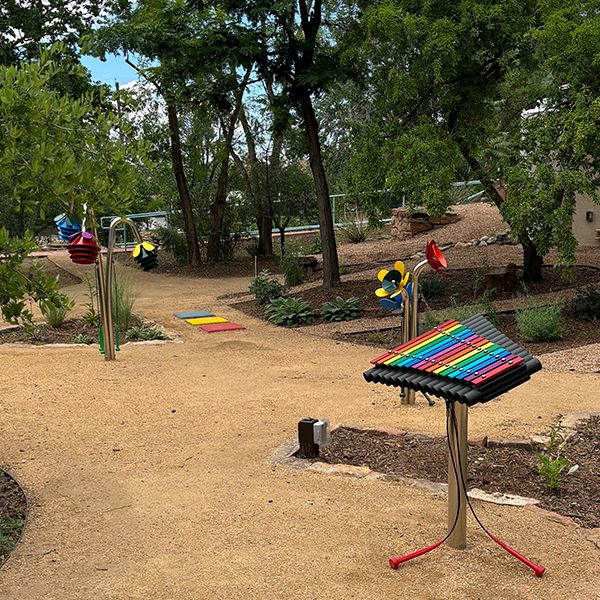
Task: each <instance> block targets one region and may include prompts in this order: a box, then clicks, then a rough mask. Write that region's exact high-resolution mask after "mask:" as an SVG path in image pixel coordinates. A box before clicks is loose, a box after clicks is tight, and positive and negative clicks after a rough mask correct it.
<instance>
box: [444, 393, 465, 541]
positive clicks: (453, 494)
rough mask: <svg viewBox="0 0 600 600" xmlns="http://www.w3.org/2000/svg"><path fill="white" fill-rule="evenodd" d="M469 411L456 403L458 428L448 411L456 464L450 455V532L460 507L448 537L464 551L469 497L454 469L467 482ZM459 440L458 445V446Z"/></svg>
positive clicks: (449, 433) (449, 429)
mask: <svg viewBox="0 0 600 600" xmlns="http://www.w3.org/2000/svg"><path fill="white" fill-rule="evenodd" d="M468 411H469V407H468V406H467V405H466V404H462V403H461V402H455V403H454V412H455V414H456V428H455V427H454V421H453V419H452V414H451V412H450V411H447V419H448V435H449V436H450V440H449V441H450V447H451V448H452V455H453V456H454V464H453V463H452V459H451V457H450V455H448V530H450V529H451V528H452V526H453V525H454V520H455V519H456V511H457V508H458V506H459V498H460V510H459V511H458V520H457V521H456V527H455V528H454V531H453V532H452V533H451V534H450V536H449V537H448V540H447V542H448V545H449V546H450V547H451V548H456V549H457V550H464V549H465V548H466V547H467V495H466V493H465V490H464V489H463V486H462V485H461V481H460V479H459V480H457V479H456V473H455V472H454V468H455V466H456V469H457V472H458V476H459V478H460V473H461V471H462V480H463V481H465V482H466V481H467V429H468ZM457 438H458V444H457Z"/></svg>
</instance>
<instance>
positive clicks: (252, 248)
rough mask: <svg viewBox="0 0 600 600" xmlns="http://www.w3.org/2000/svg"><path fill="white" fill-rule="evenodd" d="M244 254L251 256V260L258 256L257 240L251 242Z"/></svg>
mask: <svg viewBox="0 0 600 600" xmlns="http://www.w3.org/2000/svg"><path fill="white" fill-rule="evenodd" d="M245 250H246V253H247V254H248V256H252V258H254V257H255V256H258V241H257V240H252V241H251V242H250V243H249V244H248V245H247V246H246V248H245Z"/></svg>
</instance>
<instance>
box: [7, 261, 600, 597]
mask: <svg viewBox="0 0 600 600" xmlns="http://www.w3.org/2000/svg"><path fill="white" fill-rule="evenodd" d="M136 279H137V280H138V282H139V284H140V289H141V291H142V293H143V296H142V297H141V298H140V300H139V303H138V309H137V310H138V311H139V312H141V313H142V314H144V315H146V316H148V317H149V318H152V319H155V320H157V321H159V322H160V323H162V324H163V325H165V326H166V327H167V328H168V329H171V330H175V331H177V332H178V333H180V334H181V335H182V336H183V339H184V343H183V344H181V343H172V344H166V345H162V346H130V347H125V348H123V350H122V351H121V352H120V354H119V355H118V360H117V361H116V362H113V363H105V362H104V361H103V360H102V359H101V357H100V356H99V355H98V353H97V350H95V349H93V348H73V349H72V348H23V349H15V348H6V347H0V364H2V374H1V375H0V398H2V401H1V402H0V432H1V433H0V457H1V458H0V460H1V461H2V462H3V463H4V464H5V465H6V466H7V467H9V468H10V469H11V471H12V472H13V473H14V474H15V475H16V476H17V477H18V478H19V479H20V480H21V482H22V483H23V484H24V485H25V488H26V490H27V492H28V494H29V497H30V501H31V506H32V509H31V515H30V518H29V521H28V525H27V528H26V532H25V537H24V541H23V543H22V544H21V545H20V546H19V547H18V549H17V550H16V551H15V553H14V554H13V556H12V557H11V558H10V560H9V562H8V563H7V564H6V566H5V567H4V568H3V569H2V571H1V572H0V598H2V599H3V600H42V599H52V600H55V599H56V600H75V599H77V600H89V599H90V598H97V599H98V600H129V599H131V600H134V599H143V600H148V599H152V600H154V599H157V600H192V599H193V600H197V599H200V600H203V599H207V600H208V599H211V600H214V599H219V600H221V599H223V600H225V599H227V600H233V599H244V600H245V599H248V600H254V599H256V600H258V599H260V600H270V599H276V598H277V599H290V600H292V599H293V600H309V599H310V600H316V599H319V600H320V599H326V598H327V599H336V600H337V599H340V600H341V599H349V598H355V599H357V600H370V599H373V600H381V599H382V598H392V597H393V598H409V597H410V598H416V599H437V598H451V599H487V598H502V599H503V600H512V599H514V600H517V599H518V600H523V599H532V600H533V599H538V598H544V599H549V600H551V599H554V598H556V599H558V598H560V599H562V598H574V599H575V598H577V599H582V600H585V599H594V598H599V597H600V595H599V593H598V591H597V590H598V589H600V562H599V559H600V553H599V552H598V551H597V549H596V548H595V547H594V546H593V545H592V544H591V543H589V542H586V541H584V540H583V538H582V537H581V536H580V535H579V534H578V533H577V531H576V530H574V529H572V528H569V527H566V526H564V525H561V524H559V523H554V522H551V521H548V520H546V519H544V518H542V517H540V516H539V515H537V514H535V513H532V512H527V511H523V510H519V509H511V508H503V507H495V506H490V505H481V507H480V509H479V510H480V513H481V515H482V517H483V518H484V519H485V521H486V522H487V523H488V524H489V526H490V528H491V529H492V531H494V532H496V533H497V534H498V535H500V536H501V537H503V538H504V539H506V540H507V541H508V542H509V543H512V544H514V545H515V546H516V547H517V548H519V549H520V550H521V551H522V552H524V553H525V554H527V555H528V556H531V558H533V559H536V560H538V561H539V562H541V563H543V564H544V565H546V567H547V569H548V571H547V574H546V575H545V576H544V578H542V579H536V578H535V577H533V576H532V575H531V574H530V572H529V571H528V570H526V569H525V568H523V567H522V566H521V565H520V564H519V563H517V562H516V561H513V560H511V559H510V558H509V557H507V556H506V555H505V554H504V553H503V552H502V551H501V550H500V549H498V548H496V547H494V546H493V545H492V543H491V542H489V541H487V540H486V539H485V538H484V536H483V535H481V534H480V533H478V532H477V531H476V528H475V526H473V525H471V527H470V544H469V547H468V549H467V550H466V551H464V552H457V551H453V550H450V549H441V550H437V551H436V554H432V555H431V556H429V557H427V558H423V559H421V560H419V561H415V562H414V563H413V564H410V565H407V566H405V567H404V568H402V569H401V570H399V571H398V572H394V571H391V570H390V569H389V568H388V567H387V557H388V556H389V555H390V553H398V552H408V551H410V550H413V549H415V548H418V547H421V546H423V545H425V544H427V543H430V542H432V541H434V540H436V539H438V538H439V536H440V534H441V533H442V532H443V530H444V527H445V521H446V513H445V510H446V509H445V504H446V502H445V499H444V498H438V497H435V496H432V495H430V494H428V493H426V492H424V491H421V490H417V489H413V488H409V487H405V486H400V485H392V484H386V483H382V482H378V481H368V480H359V479H353V478H344V477H340V476H328V475H323V474H318V473H311V472H305V471H292V470H286V469H284V468H283V467H275V466H273V465H271V464H270V462H269V457H270V455H271V453H272V452H273V450H274V449H275V448H276V447H277V446H279V445H280V444H281V443H282V442H284V441H285V440H287V439H289V438H291V437H293V436H294V432H295V427H296V422H297V421H298V419H299V418H301V417H303V416H307V415H312V416H318V417H328V418H329V419H331V421H332V422H338V421H342V422H344V423H353V424H364V425H377V426H393V427H399V428H403V429H409V430H415V431H422V432H427V433H441V432H442V430H443V422H444V419H443V408H442V406H440V405H439V403H438V405H437V406H436V407H435V408H433V409H430V408H428V407H427V406H426V404H425V403H424V402H420V403H419V404H418V405H417V406H415V407H411V408H404V407H402V408H400V406H399V404H398V401H397V397H396V394H395V393H394V392H393V391H391V390H389V389H387V388H384V387H383V386H380V387H378V386H374V385H368V384H366V383H365V382H364V381H363V379H362V376H361V374H362V371H363V370H364V369H365V367H367V366H368V361H369V359H370V358H372V355H373V349H372V348H367V347H363V346H353V345H349V344H344V343H339V342H335V341H333V340H327V339H321V338H315V337H311V336H306V335H304V334H302V333H298V332H295V331H287V330H282V329H276V328H274V327H271V326H269V325H267V324H265V323H262V322H259V321H255V320H252V319H250V318H249V317H247V316H245V315H242V314H240V313H236V311H234V310H233V309H231V308H228V307H225V306H219V305H218V304H216V301H215V300H214V298H215V297H216V296H217V295H220V294H223V293H227V292H233V291H236V290H242V289H244V287H245V286H246V285H247V281H245V280H241V279H239V280H228V281H225V282H220V281H217V280H206V279H189V280H187V279H177V278H169V277H160V276H157V275H152V274H143V273H138V272H136ZM82 289H83V287H82V286H79V287H78V288H76V289H75V288H74V289H73V290H72V292H76V291H78V292H81V291H82ZM193 308H198V309H202V308H210V309H214V310H215V311H218V312H219V313H220V314H223V315H225V316H227V317H230V318H233V319H236V320H238V321H239V322H242V323H244V324H246V325H247V327H248V329H247V330H246V331H243V332H232V333H223V334H214V335H208V334H204V333H202V332H200V331H198V330H195V329H193V328H192V327H190V326H188V325H187V324H185V323H181V322H180V321H177V320H176V319H175V318H173V317H172V314H171V313H173V312H174V311H176V310H186V309H193ZM599 389H600V377H599V376H597V375H591V374H590V375H587V374H584V375H578V374H574V373H556V372H545V373H544V372H543V373H541V374H539V375H538V376H536V378H535V380H534V381H533V382H530V383H529V384H526V385H524V386H522V387H521V388H519V389H517V390H515V391H514V392H512V393H510V394H508V395H507V396H506V397H505V398H503V399H502V400H498V401H494V402H492V403H490V404H488V405H485V406H482V407H479V408H476V409H474V410H473V411H472V413H471V433H472V435H478V434H482V433H487V434H489V435H492V434H493V435H496V436H499V437H520V436H521V435H523V434H527V433H532V432H538V431H542V430H544V429H545V428H546V427H547V426H548V425H549V424H550V423H551V422H552V421H553V419H554V417H555V416H556V415H557V414H558V413H561V412H569V411H573V410H593V409H597V397H598V390H599Z"/></svg>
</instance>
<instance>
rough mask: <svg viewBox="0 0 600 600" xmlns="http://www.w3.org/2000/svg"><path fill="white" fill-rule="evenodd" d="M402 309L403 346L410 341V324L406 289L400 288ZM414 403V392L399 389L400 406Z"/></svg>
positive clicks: (409, 304) (408, 389)
mask: <svg viewBox="0 0 600 600" xmlns="http://www.w3.org/2000/svg"><path fill="white" fill-rule="evenodd" d="M401 294H402V308H403V309H404V313H403V315H402V343H403V344H405V343H406V342H408V341H409V340H410V339H411V331H412V323H411V318H410V315H411V303H410V298H409V297H408V292H407V291H406V288H402V290H401ZM414 403H415V390H411V389H410V388H406V387H402V388H400V404H414Z"/></svg>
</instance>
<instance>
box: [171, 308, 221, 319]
mask: <svg viewBox="0 0 600 600" xmlns="http://www.w3.org/2000/svg"><path fill="white" fill-rule="evenodd" d="M173 316H174V317H177V318H178V319H199V318H201V317H214V316H215V315H214V313H211V312H208V311H206V310H192V311H190V312H180V313H173Z"/></svg>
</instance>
